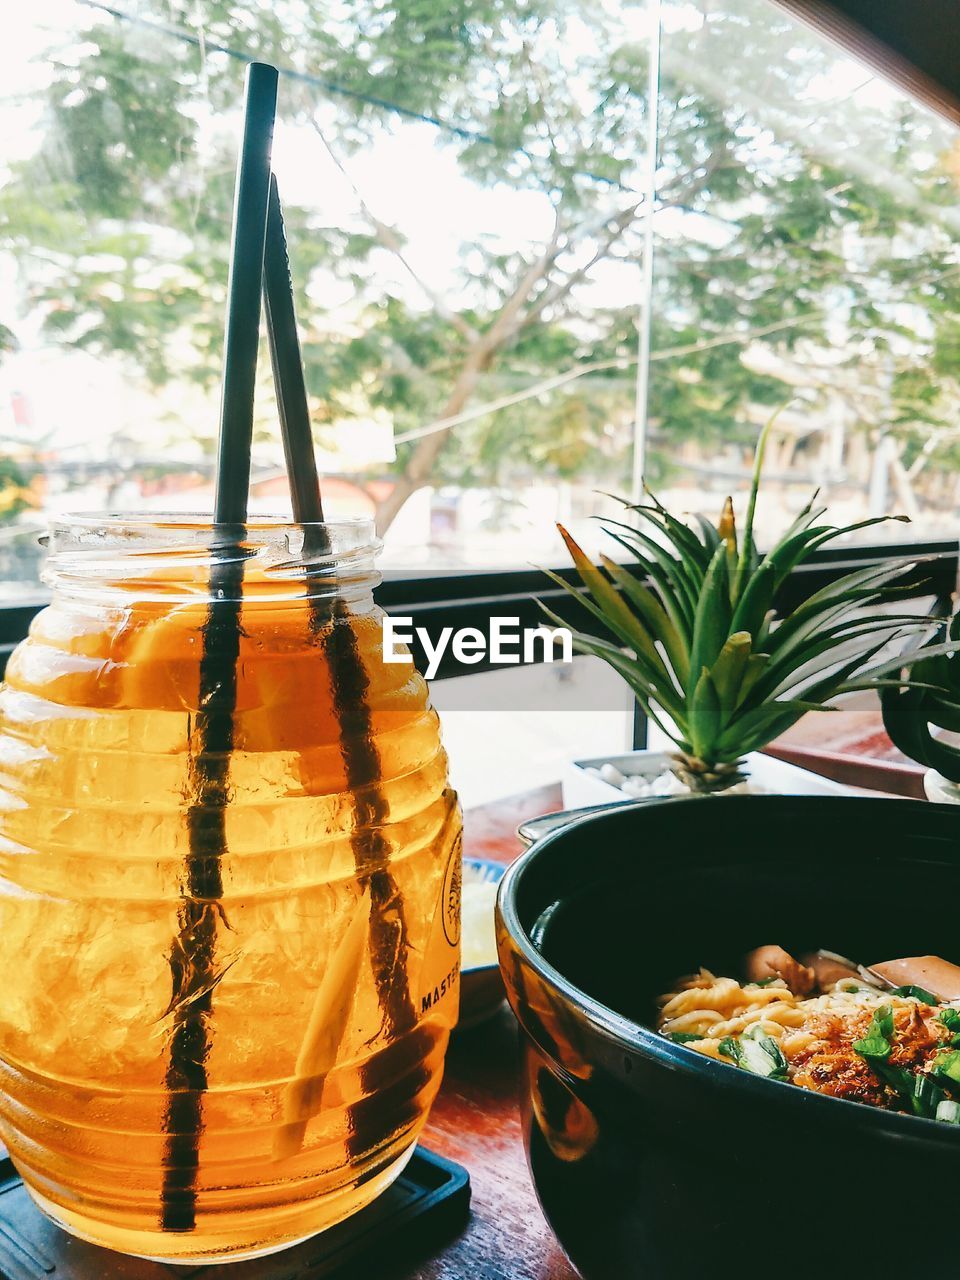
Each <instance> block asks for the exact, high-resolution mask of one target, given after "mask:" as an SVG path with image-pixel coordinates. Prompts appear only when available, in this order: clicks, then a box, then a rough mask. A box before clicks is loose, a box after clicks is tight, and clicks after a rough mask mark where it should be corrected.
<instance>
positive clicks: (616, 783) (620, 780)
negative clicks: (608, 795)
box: [600, 761, 626, 787]
mask: <svg viewBox="0 0 960 1280" xmlns="http://www.w3.org/2000/svg"><path fill="white" fill-rule="evenodd" d="M600 777H601V778H602V779H603V780H604V782H609V783H610V785H611V787H622V786H623V784H624V783H625V782H626V778H625V777H624V776H623V774H622V773H621V772H620V770H619V769H618V768H617V766H616V765H615V764H610V762H609V761H607V763H606V764H604V765H601V766H600Z"/></svg>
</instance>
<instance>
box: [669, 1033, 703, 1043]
mask: <svg viewBox="0 0 960 1280" xmlns="http://www.w3.org/2000/svg"><path fill="white" fill-rule="evenodd" d="M667 1039H668V1040H672V1041H673V1043H674V1044H689V1043H690V1041H691V1040H702V1039H703V1036H702V1035H698V1034H697V1033H696V1032H693V1031H668V1032H667Z"/></svg>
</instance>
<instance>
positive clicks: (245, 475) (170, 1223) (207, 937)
mask: <svg viewBox="0 0 960 1280" xmlns="http://www.w3.org/2000/svg"><path fill="white" fill-rule="evenodd" d="M276 109H277V71H276V68H275V67H270V66H267V65H265V64H264V63H258V62H255V63H252V64H251V65H250V67H249V68H248V71H247V83H246V98H245V104H244V132H243V142H242V144H241V149H240V158H239V163H238V166H237V186H236V196H235V202H234V218H233V242H232V246H231V254H230V277H229V281H230V283H229V289H228V294H227V325H226V337H225V341H224V355H223V398H222V401H221V407H220V450H219V455H218V458H217V481H216V496H215V499H214V521H215V522H216V524H217V525H219V526H229V531H228V533H227V536H223V533H222V532H221V534H220V536H217V537H215V538H214V540H213V544H212V547H211V550H212V554H213V561H212V564H211V566H210V584H209V605H208V607H207V612H206V618H205V621H204V623H203V626H202V628H201V637H202V649H201V654H200V669H199V686H200V687H199V695H198V705H197V708H196V711H195V713H194V717H193V729H192V732H191V734H190V759H189V778H188V794H189V806H188V808H187V814H186V819H187V830H188V833H189V852H188V853H187V856H186V857H185V859H184V865H183V869H182V872H181V878H180V895H181V896H180V902H179V904H178V908H177V932H176V934H175V936H174V937H173V940H172V944H171V948H170V956H169V964H170V976H171V995H170V1004H169V1007H168V1009H167V1011H166V1016H169V1018H170V1020H171V1023H172V1034H171V1036H170V1042H169V1056H168V1060H167V1069H166V1073H165V1077H164V1083H165V1085H166V1089H167V1100H166V1108H165V1114H164V1125H163V1127H164V1131H165V1134H166V1138H165V1142H164V1152H163V1183H162V1186H161V1193H160V1226H161V1228H162V1230H164V1231H170V1232H191V1231H193V1230H195V1229H196V1225H197V1199H198V1194H199V1190H200V1188H199V1182H200V1143H201V1138H202V1134H203V1130H204V1123H205V1121H204V1100H205V1098H206V1093H207V1089H208V1085H209V1081H208V1076H207V1062H208V1059H209V1055H210V1050H211V1047H212V1037H213V1030H214V1024H213V1018H212V1014H213V1011H214V1010H213V992H214V988H215V987H216V985H217V981H218V980H219V978H220V977H221V976H222V973H223V970H222V969H221V967H220V961H219V959H218V954H217V952H218V947H217V943H218V935H219V932H220V929H221V928H229V923H228V921H227V919H226V916H225V913H224V909H223V904H222V902H221V898H222V896H223V873H222V859H223V857H224V856H225V854H226V853H227V851H228V850H227V832H226V810H227V805H228V804H229V800H230V794H229V782H230V762H231V758H232V753H233V749H234V713H235V711H236V701H237V668H238V663H239V657H240V636H241V610H242V607H243V575H244V560H245V558H246V554H247V552H246V550H245V548H244V547H243V545H242V543H243V538H244V534H245V531H244V524H245V521H246V518H247V491H248V489H249V485H250V444H251V439H252V436H253V394H254V383H255V380H256V373H257V348H258V346H259V342H260V294H261V290H262V287H263V251H264V240H265V237H266V224H267V195H268V190H269V183H270V148H271V143H272V140H273V122H274V117H275V115H276Z"/></svg>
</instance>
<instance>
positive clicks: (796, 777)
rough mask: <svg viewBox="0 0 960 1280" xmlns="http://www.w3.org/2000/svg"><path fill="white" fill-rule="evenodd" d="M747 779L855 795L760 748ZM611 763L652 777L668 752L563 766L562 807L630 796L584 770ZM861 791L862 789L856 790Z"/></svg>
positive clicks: (792, 790) (765, 786) (798, 790)
mask: <svg viewBox="0 0 960 1280" xmlns="http://www.w3.org/2000/svg"><path fill="white" fill-rule="evenodd" d="M746 759H747V763H748V765H749V767H750V778H751V779H752V780H753V781H754V782H755V783H756V784H757V786H758V788H760V789H761V790H763V791H771V792H774V793H776V794H778V795H783V796H850V795H857V794H858V789H857V788H856V787H847V786H844V785H843V783H840V782H832V781H831V780H830V779H829V778H822V777H821V776H820V775H819V774H818V773H811V772H810V771H809V770H808V769H800V768H798V767H797V765H795V764H787V763H786V761H784V760H775V759H774V758H773V757H772V756H767V755H764V754H763V752H762V751H753V752H751V753H750V754H749V755H748V756H747V757H746ZM605 764H612V765H613V766H614V767H615V768H617V769H619V770H620V772H621V773H622V774H624V775H625V776H626V777H628V778H629V777H631V776H634V777H636V776H639V777H643V778H649V779H653V778H656V777H658V776H659V775H660V774H661V773H663V771H664V770H665V769H667V768H669V765H670V755H669V753H668V752H666V751H628V752H626V754H624V755H621V756H598V757H596V758H595V759H593V760H575V761H573V763H572V764H569V765H567V767H566V770H565V772H564V774H563V777H562V779H561V782H562V785H563V804H564V808H566V809H579V808H581V807H582V806H584V805H590V804H618V803H621V802H625V801H629V800H631V799H633V797H632V796H629V795H627V794H626V793H625V792H623V791H621V790H620V788H619V787H615V786H613V785H612V784H611V783H609V782H604V781H603V779H601V778H597V777H595V776H594V775H593V774H591V773H588V772H587V770H588V769H599V768H601V766H603V765H605ZM860 794H862V792H861V793H860Z"/></svg>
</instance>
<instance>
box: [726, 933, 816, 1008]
mask: <svg viewBox="0 0 960 1280" xmlns="http://www.w3.org/2000/svg"><path fill="white" fill-rule="evenodd" d="M743 971H744V973H745V974H746V977H747V981H748V982H769V981H770V979H771V978H782V979H783V981H784V982H785V983H786V984H787V986H788V987H789V988H790V990H791V991H792V992H793V993H794V995H798V996H805V995H809V993H810V992H811V991H812V990H813V986H814V983H815V982H816V975H815V973H814V971H813V970H812V969H810V968H808V967H807V966H806V965H803V964H800V963H799V962H798V961H796V960H794V958H793V956H792V955H790V953H789V951H784V949H783V947H777V946H773V945H772V944H771V945H769V946H766V947H755V948H754V950H753V951H749V952H748V953H747V954H746V956H744V960H743Z"/></svg>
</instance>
